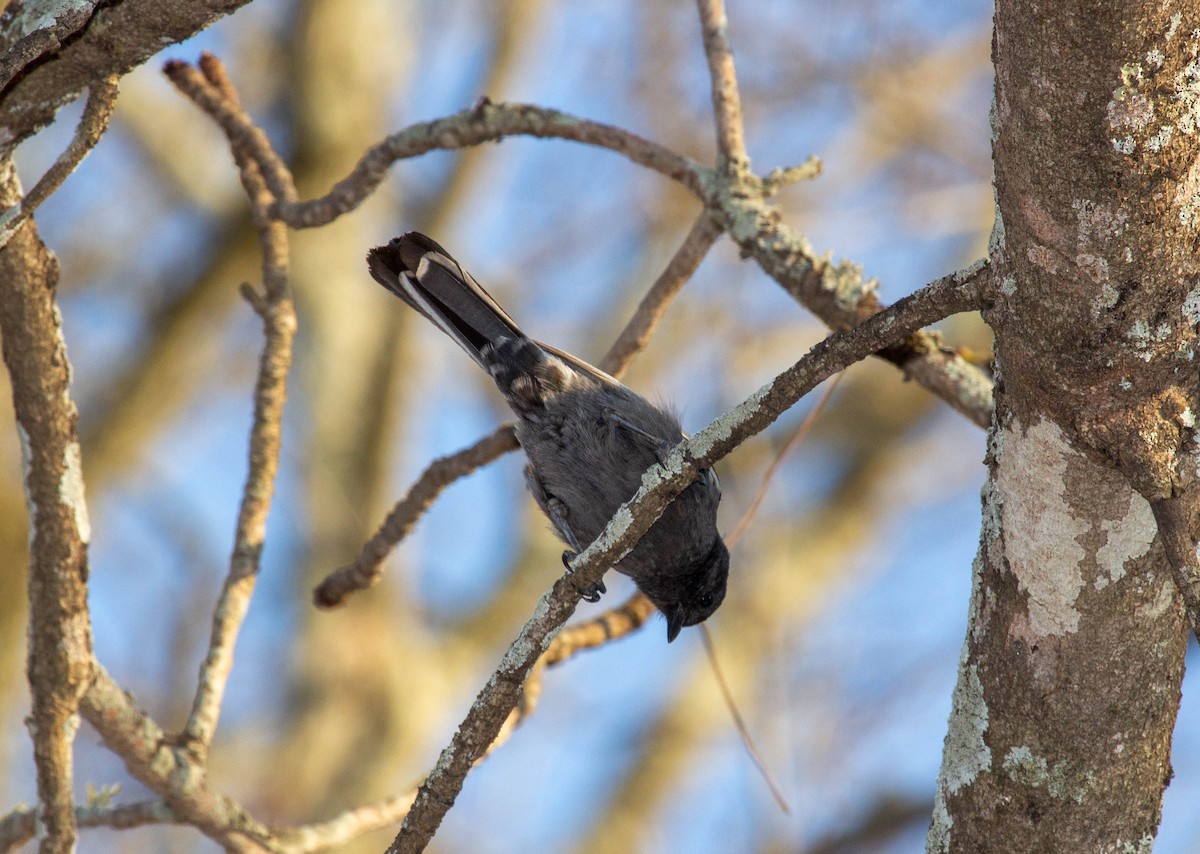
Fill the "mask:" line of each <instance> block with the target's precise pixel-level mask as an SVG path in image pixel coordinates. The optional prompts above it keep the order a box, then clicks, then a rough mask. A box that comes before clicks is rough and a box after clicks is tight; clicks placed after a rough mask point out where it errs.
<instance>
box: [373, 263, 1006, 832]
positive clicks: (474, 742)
mask: <svg viewBox="0 0 1200 854" xmlns="http://www.w3.org/2000/svg"><path fill="white" fill-rule="evenodd" d="M981 271H982V268H979V267H976V268H973V269H972V271H969V272H959V273H955V274H953V275H951V276H947V277H945V278H943V279H939V280H937V281H935V282H932V283H930V284H929V285H926V286H925V287H924V288H921V289H920V290H919V291H917V292H916V293H914V294H911V295H910V296H907V297H905V298H904V299H902V300H900V301H899V302H897V303H896V304H895V305H893V306H891V307H890V308H888V309H885V310H884V311H882V312H880V313H879V314H877V315H875V316H873V317H871V318H869V319H868V320H867V321H866V322H865V323H863V324H862V325H861V326H858V327H856V328H854V329H851V330H848V331H845V332H837V333H833V334H831V335H830V336H829V337H827V338H826V339H824V340H823V341H821V342H820V343H818V344H817V345H816V346H815V347H813V349H812V350H810V351H809V352H808V353H807V354H806V355H805V356H804V357H802V358H801V359H800V361H798V362H797V363H796V364H795V365H793V366H792V367H791V368H789V369H787V370H786V371H784V372H783V373H781V374H780V375H779V376H778V377H776V378H775V380H774V381H773V382H771V383H770V384H769V385H767V386H764V387H763V388H762V389H760V390H759V391H758V392H756V393H755V394H753V395H752V396H751V397H750V398H749V399H747V400H746V401H745V402H743V403H742V404H741V405H740V406H738V407H737V408H736V409H734V410H732V411H731V412H728V413H726V414H724V415H722V416H721V417H719V418H718V419H717V420H716V421H714V422H713V423H712V424H710V425H709V426H708V427H706V428H704V429H703V430H702V431H700V432H699V433H698V434H696V435H695V436H694V437H692V438H691V439H690V440H686V441H684V442H681V443H680V444H679V445H678V446H676V447H675V448H674V449H673V450H672V451H671V452H670V454H669V455H668V457H667V459H666V461H665V462H664V463H663V464H661V465H659V464H656V465H655V466H652V467H651V468H650V470H649V471H647V473H646V474H645V475H644V477H643V481H642V487H641V488H640V489H639V490H638V492H637V494H636V495H635V496H634V497H633V498H632V499H630V501H628V502H626V503H625V504H624V505H622V506H621V507H620V508H619V509H618V510H617V512H616V513H615V514H614V516H613V518H612V520H611V521H610V522H609V524H608V526H607V527H606V528H605V530H604V532H603V533H601V534H600V536H599V537H597V538H596V540H595V541H594V542H593V543H592V544H591V545H589V546H588V547H587V548H586V549H584V550H583V552H581V553H580V555H579V557H578V558H577V559H576V560H575V562H574V563H573V564H572V568H571V570H570V572H569V573H568V574H564V575H563V576H561V577H560V578H559V579H558V580H557V581H556V582H555V584H554V586H553V587H552V588H551V589H550V590H549V591H548V592H547V593H546V594H545V595H543V596H542V598H541V599H540V600H539V602H538V604H537V606H536V608H535V609H534V612H533V615H532V617H531V618H530V619H529V621H528V622H527V623H526V624H525V627H524V628H523V629H522V630H521V633H520V634H519V635H518V637H517V639H516V640H515V641H513V643H512V645H511V646H510V647H509V648H508V651H507V652H506V653H505V655H504V658H503V660H502V661H501V663H500V666H499V667H498V668H497V669H496V671H495V672H494V673H493V674H492V676H491V678H490V679H489V680H488V682H487V684H486V685H485V686H484V688H483V690H482V691H481V692H480V694H479V696H478V697H477V698H476V700H475V702H474V703H473V704H472V706H471V708H470V710H469V711H468V712H467V715H466V718H465V719H464V720H463V722H462V724H461V725H460V726H459V728H458V731H457V732H456V733H455V734H454V737H453V738H452V739H451V741H450V744H449V745H448V746H447V747H446V748H445V749H444V750H443V751H442V754H441V756H440V757H439V758H438V761H437V764H436V765H435V766H434V768H433V770H432V771H431V772H430V774H429V777H428V778H426V780H425V782H424V783H422V784H421V787H420V790H419V793H418V795H417V800H416V802H415V803H414V804H413V807H412V809H411V810H409V813H408V815H407V816H406V817H405V819H404V824H403V825H402V826H401V828H400V832H399V833H398V834H397V836H396V838H395V840H393V842H392V845H391V847H390V848H389V849H388V850H389V852H416V851H421V850H423V849H424V848H425V846H426V845H427V844H428V843H429V840H430V839H432V838H433V835H434V834H435V833H436V832H437V829H438V826H439V825H440V824H441V822H442V819H443V817H444V816H445V814H446V812H447V811H448V810H449V809H450V807H451V806H453V804H454V801H455V799H456V798H457V797H458V793H459V792H460V791H461V789H462V785H463V783H464V781H465V780H466V776H467V773H468V772H469V771H470V770H471V767H472V765H473V764H474V763H475V761H476V760H477V759H478V758H479V757H480V756H481V755H483V753H484V752H485V751H486V750H487V748H488V745H490V744H491V743H492V741H493V740H494V739H495V737H496V734H497V733H498V732H499V731H500V728H501V727H502V725H503V724H504V722H505V721H506V720H507V719H508V716H509V714H510V712H511V710H512V708H513V706H514V705H515V704H516V702H517V701H518V699H519V697H520V691H521V684H522V682H523V681H524V679H525V677H526V676H527V675H528V674H529V672H530V670H531V669H532V668H533V667H534V665H535V664H536V662H537V661H538V659H539V657H540V656H541V654H542V652H543V651H544V650H545V649H546V648H547V647H548V645H549V643H550V638H551V637H552V635H553V634H554V633H555V632H556V631H557V630H558V629H559V627H560V626H562V624H563V623H564V622H566V620H567V619H568V618H569V617H570V615H571V614H572V613H573V612H574V610H575V606H576V604H577V603H578V602H579V598H580V593H579V591H580V590H581V589H587V587H588V586H589V585H591V584H594V583H595V582H596V581H598V580H599V579H600V577H601V576H602V575H603V574H604V572H605V571H606V570H607V569H608V568H609V567H611V566H612V565H613V564H615V563H616V562H618V561H619V560H620V559H621V558H622V557H624V556H625V554H627V553H628V552H629V550H630V549H632V548H633V546H634V545H635V544H636V543H637V541H638V540H639V539H640V538H641V536H642V535H643V534H644V533H645V532H646V531H647V530H648V529H649V528H650V526H651V525H653V524H654V522H655V521H656V520H657V518H658V516H659V515H661V513H662V511H663V510H664V509H665V508H666V506H667V504H669V503H670V501H671V500H672V498H673V497H674V496H675V495H677V494H678V493H679V492H680V491H682V490H683V489H684V488H686V486H687V485H688V484H689V483H690V482H691V481H693V480H694V479H695V478H696V477H697V476H698V475H699V473H700V471H701V470H702V469H704V468H708V467H710V466H711V465H712V464H713V463H715V462H716V461H717V460H719V459H721V458H722V457H724V456H725V455H727V454H728V453H729V452H730V451H732V450H733V449H734V448H736V447H737V446H738V445H739V444H741V443H742V442H743V441H745V440H746V439H747V438H749V437H750V436H752V435H754V434H756V433H758V432H760V431H762V430H763V429H765V428H766V427H767V426H768V425H769V424H771V423H772V422H773V421H774V420H775V419H776V418H778V417H779V416H780V415H781V414H782V413H783V412H785V411H786V410H787V409H788V408H789V407H790V406H791V405H792V404H794V403H795V402H796V401H797V400H799V399H800V397H802V396H803V395H804V394H806V393H807V392H809V391H811V390H812V389H813V388H814V387H815V386H816V385H817V384H819V383H821V382H823V381H824V380H826V379H828V378H829V377H830V376H832V375H833V374H834V373H836V372H838V371H840V370H844V369H845V368H846V367H848V366H849V365H851V364H853V363H854V362H856V361H858V360H860V359H864V358H866V357H867V356H869V355H870V354H872V353H874V352H876V351H877V350H879V349H881V348H882V347H885V346H886V345H887V344H889V343H891V342H892V341H895V340H898V339H900V338H902V337H904V336H906V335H910V334H912V333H913V332H915V331H916V330H918V329H920V328H921V327H923V326H927V325H928V324H930V323H934V322H936V321H938V320H941V319H943V318H945V317H948V316H949V315H951V314H955V313H958V312H962V311H970V310H976V309H978V308H979V307H980V305H981V302H982V300H983V294H984V287H983V285H984V281H983V280H984V278H985V277H984V276H983V275H982V272H981Z"/></svg>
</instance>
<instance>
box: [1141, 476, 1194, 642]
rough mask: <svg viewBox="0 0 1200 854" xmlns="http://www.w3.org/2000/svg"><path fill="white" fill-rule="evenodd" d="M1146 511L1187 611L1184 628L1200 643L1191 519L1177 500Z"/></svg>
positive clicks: (1158, 502) (1155, 503) (1182, 501)
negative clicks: (1186, 621)
mask: <svg viewBox="0 0 1200 854" xmlns="http://www.w3.org/2000/svg"><path fill="white" fill-rule="evenodd" d="M1150 510H1151V511H1152V512H1153V513H1154V521H1155V522H1157V523H1158V536H1159V539H1160V540H1162V544H1163V550H1164V551H1165V552H1166V553H1167V563H1168V564H1170V566H1171V577H1172V578H1173V579H1174V580H1175V588H1176V589H1177V590H1178V591H1179V595H1180V597H1181V598H1182V599H1183V605H1184V607H1185V608H1186V609H1187V618H1188V625H1190V626H1191V627H1192V634H1194V635H1195V636H1196V639H1197V640H1200V555H1198V554H1197V553H1196V549H1197V545H1196V541H1195V540H1194V539H1193V535H1192V531H1194V530H1195V528H1194V524H1193V519H1194V516H1192V515H1191V514H1190V513H1189V510H1188V504H1187V502H1186V501H1185V499H1184V498H1183V497H1181V496H1176V497H1172V498H1159V499H1155V500H1154V501H1151V502H1150Z"/></svg>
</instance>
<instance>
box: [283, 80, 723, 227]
mask: <svg viewBox="0 0 1200 854" xmlns="http://www.w3.org/2000/svg"><path fill="white" fill-rule="evenodd" d="M507 136H533V137H539V138H543V139H566V140H571V141H573V142H582V143H586V144H588V145H595V146H599V147H600V148H607V149H608V150H610V151H615V152H617V153H618V154H623V155H624V156H626V157H628V158H629V159H630V160H632V161H633V162H634V163H637V164H639V165H641V166H645V167H646V168H647V169H650V170H652V171H654V172H658V173H660V174H661V175H664V176H665V177H667V178H670V179H671V180H673V181H678V182H679V183H681V184H683V185H684V186H685V187H687V188H688V189H689V190H691V191H692V192H693V193H696V194H697V195H701V193H702V185H703V183H704V180H705V175H706V174H707V173H708V172H709V171H710V170H708V169H707V168H705V167H704V166H701V165H700V164H699V163H697V162H696V161H694V160H692V159H690V158H687V157H683V156H682V155H679V154H676V153H675V152H673V151H671V150H670V149H667V148H665V147H663V146H661V145H659V144H658V143H656V142H651V141H650V140H648V139H643V138H642V137H640V136H638V135H637V134H635V133H631V132H629V131H627V130H623V129H622V128H619V127H615V126H613V125H608V124H604V123H602V122H593V121H589V120H588V119H581V118H578V117H576V116H572V115H568V114H567V113H563V112H560V111H558V110H550V109H545V108H543V107H535V106H533V105H531V104H493V103H492V102H491V101H487V100H484V101H483V102H481V103H480V104H478V105H476V106H473V107H470V108H468V109H466V110H462V111H460V112H457V113H455V114H454V115H452V116H447V117H446V118H444V119H436V120H434V121H431V122H420V123H418V124H414V125H410V126H409V127H407V128H405V129H404V130H402V131H400V132H399V133H395V134H392V135H391V136H389V137H387V138H386V139H385V140H383V141H382V142H380V143H378V144H377V145H375V146H373V147H371V148H370V149H368V150H367V152H366V154H364V155H363V156H362V158H361V159H360V160H359V161H358V165H356V166H355V167H354V169H353V171H351V173H350V174H349V175H347V176H346V177H345V178H343V179H342V180H341V181H338V182H337V184H335V185H334V187H333V189H332V190H330V191H329V192H328V193H327V194H325V195H324V196H321V197H320V198H317V199H313V200H311V201H307V202H283V203H280V204H279V205H278V209H277V211H276V212H277V214H278V216H279V217H280V218H281V219H283V220H284V221H285V222H287V224H288V225H290V226H291V227H292V228H313V227H316V226H320V225H325V224H326V223H328V222H331V221H332V220H334V219H336V218H337V217H339V216H341V215H342V214H344V213H347V212H348V211H351V210H353V209H354V208H356V207H357V206H358V205H359V204H361V203H362V201H363V199H365V198H366V197H367V196H369V195H370V194H371V193H372V192H374V190H375V188H376V187H378V186H379V184H380V182H381V181H383V179H384V176H385V175H386V174H387V169H388V167H389V166H391V165H392V164H393V163H395V162H396V161H397V160H403V159H406V158H409V157H417V156H418V155H421V154H425V153H426V152H428V151H433V150H435V149H448V148H464V147H466V146H471V145H480V144H481V143H484V142H497V141H499V140H501V139H504V138H505V137H507Z"/></svg>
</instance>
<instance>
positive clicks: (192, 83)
mask: <svg viewBox="0 0 1200 854" xmlns="http://www.w3.org/2000/svg"><path fill="white" fill-rule="evenodd" d="M214 72H215V73H214ZM163 73H164V74H165V75H167V78H168V79H169V80H170V81H171V82H172V83H174V84H175V86H176V88H178V89H179V91H180V92H182V93H183V94H185V95H187V96H188V98H190V99H191V100H192V101H193V102H194V103H195V104H196V106H198V107H200V109H202V110H204V112H205V113H207V114H208V115H209V116H210V117H212V119H213V120H214V121H215V122H217V124H219V125H220V126H221V129H222V130H223V131H225V136H226V137H228V139H229V142H230V144H231V145H232V146H233V147H234V148H235V149H237V150H239V151H241V152H243V153H244V154H245V156H246V157H248V158H249V159H250V160H252V161H253V162H254V163H256V164H257V165H258V167H259V169H260V170H261V172H262V177H263V180H264V181H265V182H266V185H267V187H268V188H269V189H270V191H271V193H272V194H273V195H274V197H275V201H278V202H294V201H295V200H296V184H295V181H294V180H293V179H292V173H291V172H290V171H288V168H287V166H285V165H284V163H283V160H282V159H281V158H280V157H279V155H278V154H276V153H275V149H274V148H273V147H272V146H271V141H270V140H269V139H268V138H267V135H266V134H265V133H264V132H263V131H262V129H261V128H259V127H258V126H257V125H256V124H254V122H253V121H252V120H251V119H250V117H249V116H248V115H246V111H245V110H243V109H242V108H241V104H240V103H239V101H238V99H237V98H236V97H231V91H232V87H231V86H229V84H228V78H227V77H226V76H225V74H224V70H223V69H222V68H221V64H220V61H219V60H217V59H216V57H214V56H213V55H212V54H208V53H205V54H202V55H201V57H200V68H196V67H194V66H191V65H189V64H187V63H186V62H183V61H181V60H175V59H173V60H169V61H168V62H167V63H165V64H164V65H163Z"/></svg>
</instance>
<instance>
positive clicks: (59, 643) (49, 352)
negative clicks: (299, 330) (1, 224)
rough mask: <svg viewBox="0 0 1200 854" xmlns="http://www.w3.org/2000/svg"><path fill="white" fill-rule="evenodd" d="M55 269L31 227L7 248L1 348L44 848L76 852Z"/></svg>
mask: <svg viewBox="0 0 1200 854" xmlns="http://www.w3.org/2000/svg"><path fill="white" fill-rule="evenodd" d="M15 173H16V170H15V167H14V166H13V164H12V161H11V160H8V161H5V162H4V163H3V164H0V205H3V206H4V207H8V206H10V205H12V204H14V203H15V202H16V201H17V200H18V199H19V198H20V186H19V184H18V183H17V180H16V174H15ZM57 284H58V262H57V260H55V258H54V256H53V255H51V254H50V252H49V250H48V249H47V248H46V246H45V244H43V243H42V241H41V238H40V237H39V236H38V233H37V229H36V227H35V226H34V225H33V223H32V222H26V223H25V224H24V225H23V226H21V227H20V228H18V229H17V231H16V233H15V234H14V235H13V237H12V239H11V240H10V241H9V242H8V245H7V246H5V247H4V248H3V249H0V345H2V347H3V353H4V364H5V365H6V367H7V368H8V373H9V377H10V378H11V381H12V396H13V409H14V411H15V412H16V419H17V426H18V430H19V432H20V434H21V443H22V453H23V456H24V468H25V471H24V487H25V500H26V504H27V506H28V510H29V526H30V561H29V610H30V623H29V651H28V658H27V665H26V671H27V673H28V676H29V685H30V689H31V692H32V694H33V708H32V712H31V714H30V716H29V719H28V726H29V729H30V732H31V734H32V736H33V753H34V761H35V763H36V765H37V787H38V802H39V809H40V811H41V818H42V821H43V822H44V824H45V835H44V836H43V837H42V839H41V850H42V851H70V850H73V849H74V846H75V836H76V827H75V803H74V794H73V792H72V755H71V744H72V741H73V739H74V735H75V731H76V730H77V729H78V727H79V715H78V708H79V698H80V697H81V696H82V695H83V692H84V691H85V690H87V688H88V684H89V682H90V680H91V675H92V667H93V658H92V627H91V620H90V618H89V616H88V611H87V571H88V563H87V544H88V540H89V538H90V536H91V533H90V526H89V524H88V514H87V505H86V504H85V502H84V497H83V470H82V459H81V456H80V453H79V439H78V434H77V432H76V422H77V421H78V417H79V416H78V413H77V412H76V409H75V403H74V401H73V400H72V399H71V396H70V393H69V392H70V389H69V386H70V382H71V368H70V364H69V363H68V361H67V354H66V344H65V342H64V341H63V336H62V321H61V318H60V317H59V313H58V306H57V305H56V304H55V299H54V293H55V287H56V286H57Z"/></svg>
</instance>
